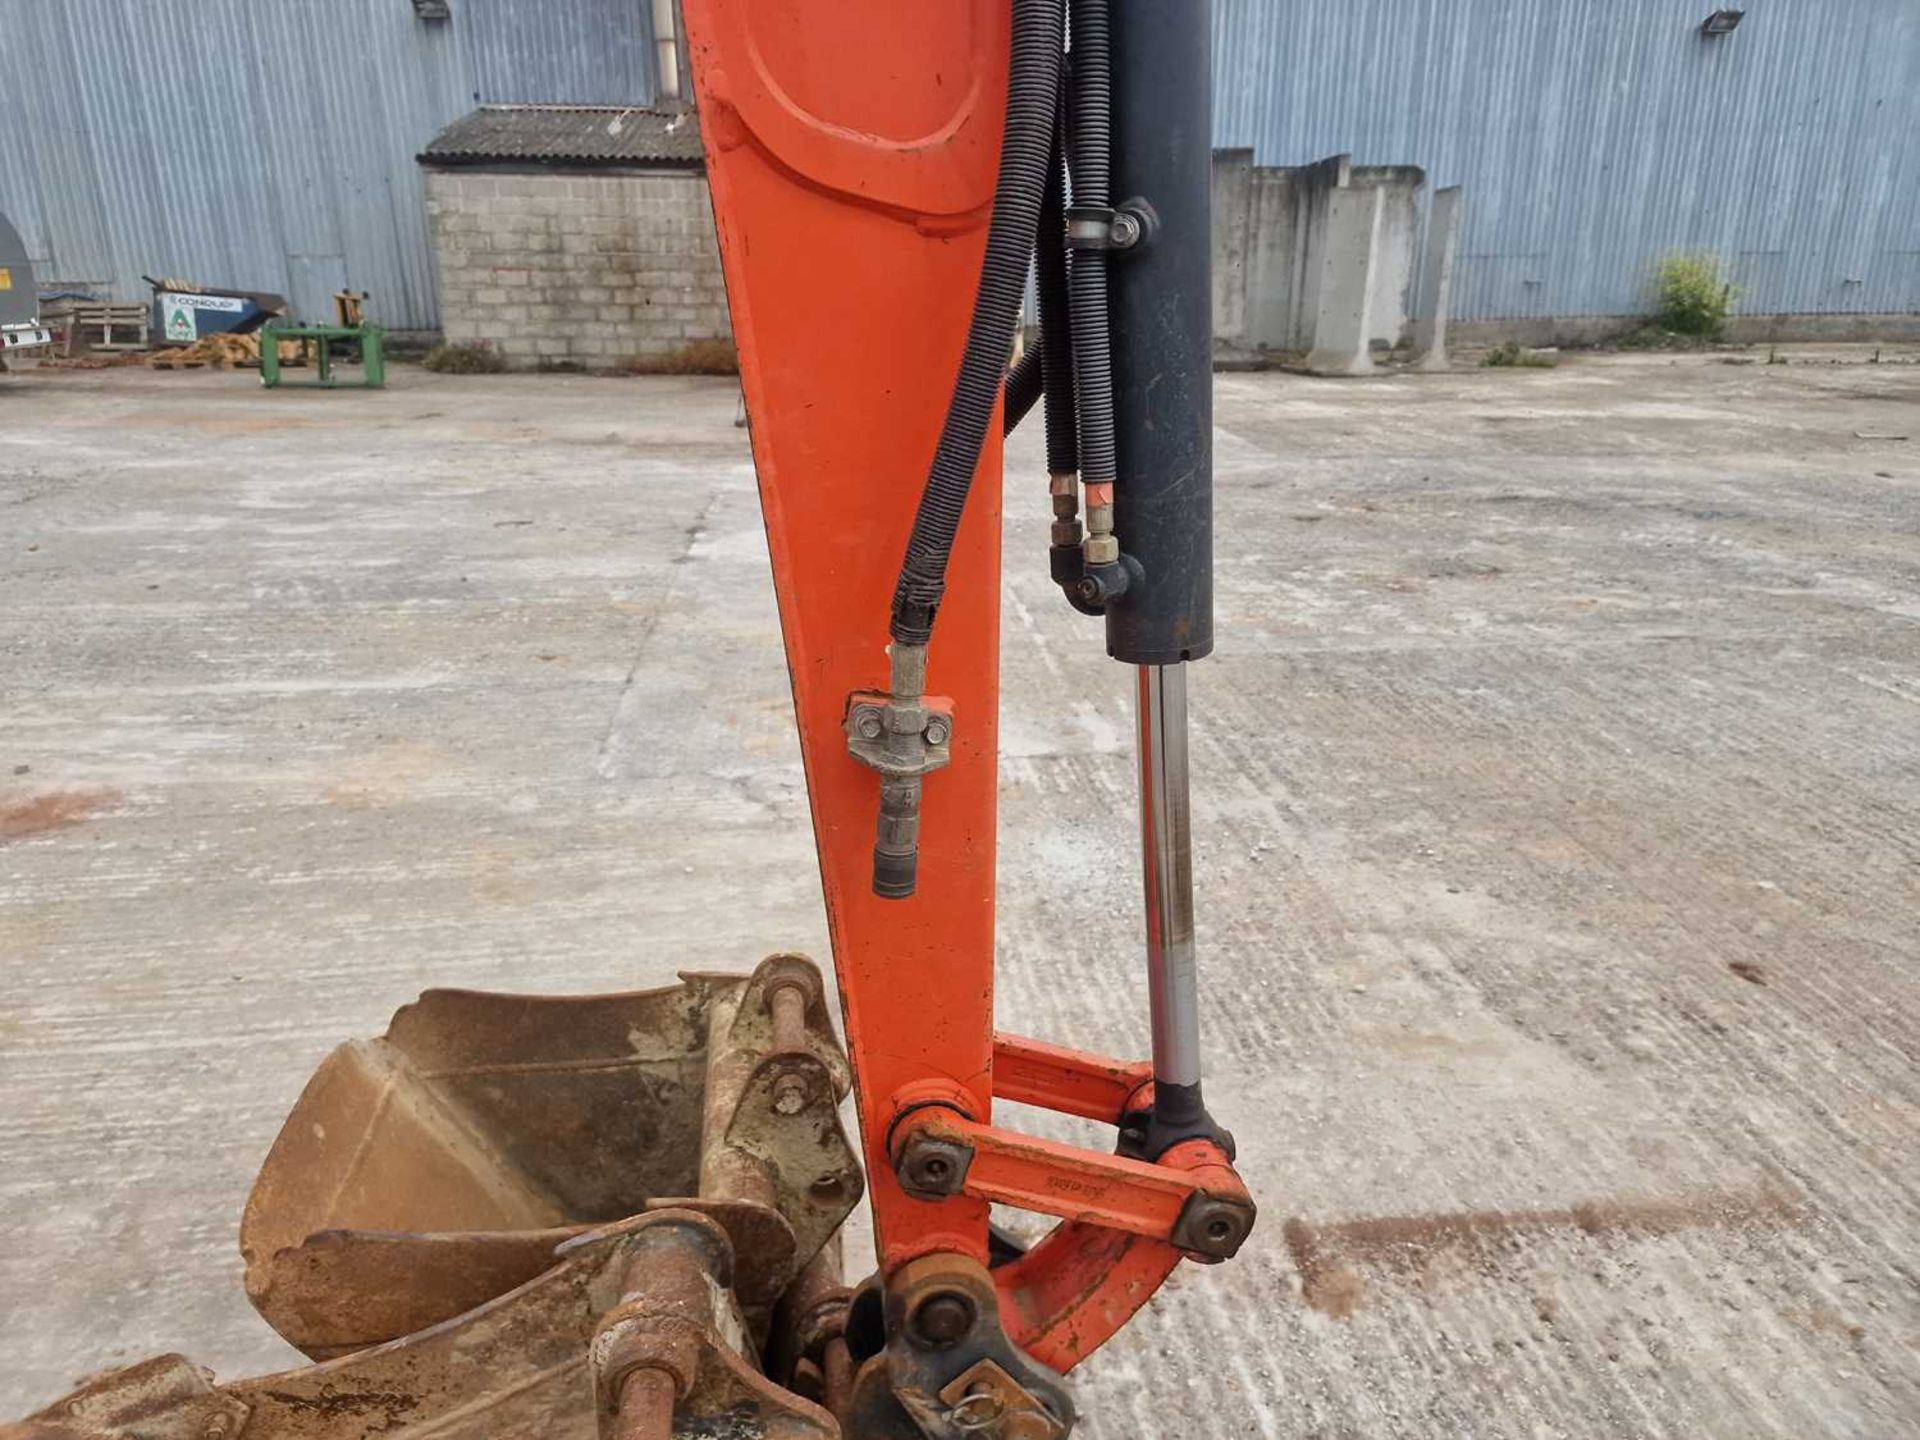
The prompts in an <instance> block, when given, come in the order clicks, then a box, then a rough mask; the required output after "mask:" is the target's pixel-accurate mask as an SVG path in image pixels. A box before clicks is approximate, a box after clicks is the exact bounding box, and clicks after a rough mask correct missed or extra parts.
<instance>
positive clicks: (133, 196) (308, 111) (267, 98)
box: [0, 0, 653, 329]
mask: <svg viewBox="0 0 1920 1440" xmlns="http://www.w3.org/2000/svg"><path fill="white" fill-rule="evenodd" d="M452 10H453V19H452V20H451V21H450V22H444V23H436V22H428V21H422V20H420V19H418V18H416V16H415V14H414V10H413V5H412V0H324V3H318V0H0V209H4V210H5V212H6V213H7V215H8V216H9V217H10V218H11V219H12V220H13V222H14V224H15V225H16V226H17V227H18V228H19V230H20V233H21V236H22V238H23V239H24V240H25V242H26V245H27V248H28V250H29V251H30V252H31V253H32V255H33V256H34V258H35V262H36V267H37V268H39V269H40V272H41V274H42V276H43V277H53V278H61V279H70V280H94V281H104V282H107V283H108V284H110V285H111V286H112V288H113V290H114V291H115V292H116V293H117V294H120V295H122V296H126V297H133V296H139V295H144V294H145V287H144V286H143V285H142V283H141V281H140V276H141V274H142V273H145V274H150V275H180V276H185V277H187V278H191V279H197V280H201V281H204V282H206V283H209V284H219V285H233V286H240V287H243V288H249V289H261V290H273V291H278V292H280V293H283V294H285V295H287V296H288V297H289V298H290V299H292V300H293V302H294V304H295V305H296V306H297V307H298V308H299V310H300V311H301V312H302V313H303V314H306V315H309V316H323V315H326V314H327V313H329V302H328V298H327V297H328V296H329V295H330V294H331V293H332V292H333V291H334V290H337V289H341V288H343V287H345V286H348V285H351V286H352V287H353V288H355V289H359V290H368V291H371V292H372V293H373V296H374V303H373V307H372V308H373V313H375V314H376V315H377V316H378V318H379V319H380V320H381V321H382V322H384V323H385V324H387V325H390V326H393V327H396V328H403V329H413V328H421V329H426V328H432V327H434V326H436V325H437V324H438V323H439V322H438V317H437V313H436V309H435V305H434V295H433V275H432V269H431V264H432V262H431V252H430V248H429V245H428V239H427V217H426V205H425V199H424V194H423V188H422V184H421V177H420V173H419V166H418V165H416V164H415V163H414V158H413V157H414V156H415V155H416V154H417V153H418V152H419V150H420V149H421V147H422V146H424V145H425V144H426V142H427V141H428V140H430V139H431V138H432V137H433V135H434V134H435V133H436V132H437V131H438V130H439V129H440V128H441V127H442V126H444V125H446V124H447V123H448V122H450V121H452V120H454V119H457V118H458V117H459V116H461V115H463V114H465V113H466V112H467V111H468V110H470V109H472V108H473V106H474V105H475V104H477V103H480V102H483V101H542V100H544V101H563V100H571V101H578V102H589V103H596V102H605V103H621V102H625V103H633V102H645V101H646V100H648V99H649V98H650V97H651V95H652V93H653V60H652V31H651V27H650V25H649V23H648V14H649V10H648V5H647V0H452Z"/></svg>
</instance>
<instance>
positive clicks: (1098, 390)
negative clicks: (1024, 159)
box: [1067, 0, 1119, 486]
mask: <svg viewBox="0 0 1920 1440" xmlns="http://www.w3.org/2000/svg"><path fill="white" fill-rule="evenodd" d="M1108 3H1109V0H1071V4H1070V6H1069V9H1070V13H1071V15H1072V22H1073V54H1072V57H1071V60H1072V63H1071V65H1070V66H1069V78H1068V82H1067V83H1068V91H1067V104H1068V114H1069V116H1070V129H1069V132H1068V137H1067V159H1068V164H1069V165H1070V166H1071V167H1072V171H1073V203H1074V207H1075V208H1076V209H1078V208H1080V207H1083V206H1085V207H1089V208H1105V207H1107V206H1110V205H1112V204H1113V195H1112V190H1113V181H1112V154H1113V79H1112V66H1113V39H1112V31H1111V29H1110V26H1111V23H1112V22H1111V19H1110V18H1109V15H1108V11H1107V5H1108ZM1067 285H1068V294H1069V297H1070V308H1071V311H1072V316H1073V372H1074V398H1075V401H1076V408H1077V411H1078V414H1079V417H1080V453H1079V459H1080V481H1081V484H1082V485H1083V486H1084V485H1111V484H1112V483H1113V481H1114V478H1115V471H1116V470H1118V468H1119V464H1118V461H1117V460H1116V459H1115V456H1114V441H1113V356H1112V337H1111V329H1110V326H1109V323H1108V316H1107V257H1106V253H1105V252H1104V251H1101V250H1093V249H1087V250H1076V251H1075V252H1074V256H1073V269H1072V271H1071V272H1070V273H1069V275H1068V277H1067Z"/></svg>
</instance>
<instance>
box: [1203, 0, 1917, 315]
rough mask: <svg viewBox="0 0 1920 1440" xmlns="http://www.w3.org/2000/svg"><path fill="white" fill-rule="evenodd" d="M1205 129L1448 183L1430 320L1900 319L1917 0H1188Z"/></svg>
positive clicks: (1912, 162)
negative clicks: (1718, 288) (1461, 189)
mask: <svg viewBox="0 0 1920 1440" xmlns="http://www.w3.org/2000/svg"><path fill="white" fill-rule="evenodd" d="M1214 4H1215V45H1214V61H1215V66H1216V89H1215V122H1214V123H1215V141H1216V143H1218V144H1221V145H1235V146H1252V147H1253V149H1254V151H1255V159H1256V161H1257V163H1259V164H1262V165H1297V164H1302V163H1305V162H1307V161H1312V160H1318V159H1321V158H1322V157H1324V156H1328V155H1333V154H1338V153H1341V152H1348V153H1351V154H1352V156H1353V158H1354V161H1355V163H1356V164H1368V165H1388V164H1415V165H1420V166H1422V167H1424V168H1425V170H1426V172H1427V178H1428V180H1429V182H1430V183H1431V184H1433V185H1436V186H1439V185H1453V184H1462V185H1464V186H1465V187H1466V195H1465V202H1464V203H1465V210H1464V217H1465V219H1464V229H1463V231H1462V234H1461V244H1460V260H1459V263H1458V268H1457V270H1456V275H1455V286H1454V313H1455V315H1456V316H1458V317H1461V318H1464V319H1505V318H1512V317H1518V316H1534V315H1621V314H1633V313H1638V312H1641V311H1643V310H1644V309H1645V308H1646V306H1647V303H1648V299H1649V296H1648V282H1649V279H1650V276H1651V272H1652V269H1653V266H1654V264H1655V263H1656V262H1657V261H1658V259H1659V257H1660V256H1662V255H1663V254H1666V253H1668V252H1670V251H1673V250H1711V251H1714V252H1716V253H1718V254H1719V255H1721V256H1722V257H1723V258H1724V259H1725V260H1726V262H1727V265H1728V268H1729V270H1730V271H1731V273H1732V275H1733V277H1734V279H1735V280H1736V281H1737V282H1738V284H1739V286H1740V288H1741V292H1742V293H1741V296H1740V298H1739V300H1738V302H1737V308H1738V309H1740V310H1742V311H1745V312H1747V313H1753V314H1761V313H1774V312H1797V313H1809V312H1830V311H1844V312H1856V313H1860V312H1864V313H1892V312H1911V311H1920V0H1745V9H1746V12H1747V13H1746V18H1745V19H1744V20H1743V21H1742V23H1741V25H1740V27H1739V29H1738V30H1737V31H1735V32H1734V33H1733V34H1732V35H1728V36H1724V37H1722V38H1719V39H1711V40H1710V39H1706V38H1703V37H1702V36H1701V34H1700V22H1701V21H1702V20H1703V19H1704V18H1705V17H1706V15H1707V13H1708V12H1709V11H1711V10H1714V9H1715V8H1717V5H1718V0H1214Z"/></svg>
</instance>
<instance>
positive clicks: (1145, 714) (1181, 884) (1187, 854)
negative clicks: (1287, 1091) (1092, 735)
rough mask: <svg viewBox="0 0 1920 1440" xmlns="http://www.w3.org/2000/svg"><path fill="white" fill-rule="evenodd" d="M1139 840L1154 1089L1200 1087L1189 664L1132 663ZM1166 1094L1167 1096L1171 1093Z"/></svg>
mask: <svg viewBox="0 0 1920 1440" xmlns="http://www.w3.org/2000/svg"><path fill="white" fill-rule="evenodd" d="M1138 681H1139V688H1138V712H1137V713H1138V718H1139V759H1140V844H1141V851H1142V859H1143V865H1142V869H1143V871H1144V874H1145V877H1146V899H1147V985H1148V992H1149V999H1150V1001H1151V1004H1152V1013H1153V1079H1154V1088H1155V1089H1156V1091H1161V1090H1168V1089H1177V1090H1179V1091H1188V1090H1191V1091H1192V1092H1194V1093H1193V1096H1192V1098H1193V1099H1194V1100H1196V1101H1197V1100H1198V1091H1199V1087H1200V992H1199V981H1198V977H1197V975H1196V972H1195V966H1194V951H1193V832H1192V810H1191V798H1190V796H1189V793H1188V788H1187V667H1186V666H1185V665H1184V664H1179V665H1142V666H1140V667H1138ZM1166 1098H1169V1099H1171V1098H1172V1097H1171V1096H1168V1097H1166Z"/></svg>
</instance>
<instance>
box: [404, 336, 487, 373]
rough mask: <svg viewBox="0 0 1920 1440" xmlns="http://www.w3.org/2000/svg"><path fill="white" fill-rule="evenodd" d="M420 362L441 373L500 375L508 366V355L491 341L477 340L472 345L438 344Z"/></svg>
mask: <svg viewBox="0 0 1920 1440" xmlns="http://www.w3.org/2000/svg"><path fill="white" fill-rule="evenodd" d="M420 363H421V365H423V366H424V367H426V368H427V369H429V370H432V371H434V372H435V373H436V374H440V375H498V374H499V373H500V372H501V371H503V370H505V369H506V368H507V357H506V356H504V355H502V354H501V353H500V352H499V351H498V350H496V349H494V348H493V343H492V342H491V341H489V340H476V341H474V342H473V343H472V344H471V345H436V346H434V347H433V348H432V349H431V350H429V351H428V352H427V353H426V354H425V355H424V356H422V357H421V360H420Z"/></svg>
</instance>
